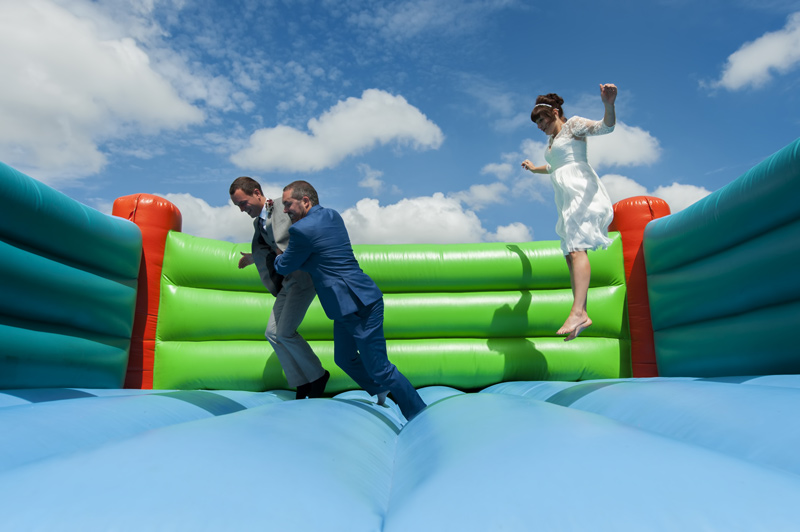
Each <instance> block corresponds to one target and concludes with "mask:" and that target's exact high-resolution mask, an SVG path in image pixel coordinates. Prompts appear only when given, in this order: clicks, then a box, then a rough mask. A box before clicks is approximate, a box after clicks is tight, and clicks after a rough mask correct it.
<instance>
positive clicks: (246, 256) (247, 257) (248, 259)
mask: <svg viewBox="0 0 800 532" xmlns="http://www.w3.org/2000/svg"><path fill="white" fill-rule="evenodd" d="M254 263H255V261H254V260H253V254H252V253H245V252H242V258H241V259H239V269H240V270H241V269H242V268H246V267H247V266H250V265H251V264H254Z"/></svg>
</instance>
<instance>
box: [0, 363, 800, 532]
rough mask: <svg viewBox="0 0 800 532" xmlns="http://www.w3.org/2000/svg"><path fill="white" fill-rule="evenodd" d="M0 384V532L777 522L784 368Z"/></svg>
mask: <svg viewBox="0 0 800 532" xmlns="http://www.w3.org/2000/svg"><path fill="white" fill-rule="evenodd" d="M420 393H421V395H422V396H423V399H424V400H425V401H426V403H428V404H429V405H430V406H429V407H428V408H427V409H426V410H425V411H424V412H423V413H422V414H420V415H419V416H418V417H416V418H415V419H414V420H413V421H412V422H410V423H406V422H405V419H404V418H403V417H402V415H401V414H400V412H399V410H398V409H397V407H396V406H395V405H393V404H390V405H389V407H379V406H377V405H375V404H374V403H373V399H372V398H370V397H369V396H367V395H366V394H365V393H364V392H361V391H358V392H347V393H343V394H340V395H338V396H336V397H334V398H328V399H310V400H303V401H295V400H293V394H292V393H290V392H285V391H276V392H264V393H252V392H232V391H227V392H222V391H177V392H169V391H141V390H73V389H56V390H5V391H3V392H2V393H0V427H3V429H4V430H3V432H2V434H0V501H2V507H3V509H2V512H0V530H8V531H25V530H82V531H91V530H98V531H101V530H103V531H105V530H120V531H128V530H130V531H134V530H135V531H142V530H215V531H219V530H232V531H245V530H275V531H343V532H344V531H346V532H359V531H402V532H407V531H426V530H430V531H450V530H452V531H459V532H460V531H481V532H485V531H493V530H503V531H523V530H582V531H583V530H615V531H618V530H636V531H641V530H670V531H672V530H725V531H731V530H747V531H752V530H770V531H777V530H796V529H797V526H798V519H797V510H796V505H797V501H800V476H799V475H800V456H799V455H800V453H798V451H797V449H798V448H800V423H798V421H797V412H800V376H797V375H785V376H772V377H755V378H747V377H741V378H728V379H666V378H657V379H635V380H634V379H629V380H604V381H588V382H580V383H567V382H511V383H503V384H498V385H496V386H492V387H490V388H487V389H486V390H483V391H482V392H481V393H469V394H465V393H462V392H460V391H458V390H454V389H451V388H443V387H431V388H424V389H422V390H421V391H420Z"/></svg>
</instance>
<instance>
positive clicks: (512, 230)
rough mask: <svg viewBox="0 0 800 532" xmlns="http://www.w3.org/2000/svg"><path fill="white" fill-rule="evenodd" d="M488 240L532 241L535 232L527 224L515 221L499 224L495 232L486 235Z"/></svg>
mask: <svg viewBox="0 0 800 532" xmlns="http://www.w3.org/2000/svg"><path fill="white" fill-rule="evenodd" d="M486 240H488V241H494V242H530V241H532V240H533V233H532V232H531V230H530V228H529V227H528V226H526V225H525V224H523V223H521V222H514V223H511V224H508V225H501V226H498V227H497V231H496V232H495V233H489V234H488V235H486Z"/></svg>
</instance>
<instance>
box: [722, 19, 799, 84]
mask: <svg viewBox="0 0 800 532" xmlns="http://www.w3.org/2000/svg"><path fill="white" fill-rule="evenodd" d="M799 63H800V12H797V13H794V14H792V15H790V16H789V18H788V20H787V21H786V26H784V27H783V28H782V29H780V30H778V31H774V32H769V33H765V34H764V35H762V36H761V37H759V38H758V39H756V40H754V41H752V42H748V43H745V44H743V45H742V46H741V47H740V48H739V49H738V50H737V51H735V52H734V53H732V54H731V55H730V56H729V57H728V61H727V63H726V64H725V67H724V68H723V71H722V76H721V77H720V79H719V80H717V81H714V82H712V83H711V84H710V85H711V86H712V87H722V88H724V89H728V90H739V89H743V88H745V87H748V86H749V87H753V88H759V87H762V86H764V85H765V84H766V83H768V82H769V81H770V80H771V79H772V75H773V73H778V74H785V73H786V72H788V71H789V70H791V69H792V68H795V67H797V65H798V64H799Z"/></svg>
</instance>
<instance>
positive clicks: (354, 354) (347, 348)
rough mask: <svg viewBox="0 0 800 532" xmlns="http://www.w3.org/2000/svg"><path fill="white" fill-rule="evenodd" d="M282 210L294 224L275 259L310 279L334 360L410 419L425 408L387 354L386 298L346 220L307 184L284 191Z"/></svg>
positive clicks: (277, 266) (292, 185)
mask: <svg viewBox="0 0 800 532" xmlns="http://www.w3.org/2000/svg"><path fill="white" fill-rule="evenodd" d="M283 208H284V211H285V212H286V214H288V215H289V218H290V219H291V220H292V226H291V227H290V228H289V235H290V239H289V246H288V247H287V248H286V249H285V250H284V251H283V253H282V254H280V255H279V256H278V258H277V259H275V269H276V270H277V271H278V273H280V274H282V275H288V274H289V273H291V272H293V271H295V270H302V271H305V272H308V273H309V274H311V278H312V279H313V280H314V287H315V288H316V289H317V297H319V301H320V303H321V304H322V308H323V310H325V314H326V315H327V316H328V318H330V319H331V320H333V343H334V347H333V353H334V355H333V358H334V361H335V362H336V365H338V366H339V367H340V368H342V369H343V370H344V371H345V373H347V374H348V375H349V376H350V378H352V379H353V380H354V381H355V382H356V384H358V385H359V386H361V387H362V388H363V389H364V390H366V392H367V393H369V394H370V395H377V396H378V402H379V404H380V403H383V400H384V399H385V398H386V394H387V393H389V392H391V393H392V397H393V398H394V400H395V401H396V402H397V405H398V406H399V407H400V410H401V411H402V412H403V415H404V416H405V417H406V419H408V420H411V418H413V417H414V416H416V415H417V414H418V413H419V412H420V411H421V410H422V409H423V408H425V403H424V402H423V401H422V398H421V397H420V396H419V394H418V393H417V390H415V389H414V386H412V385H411V383H410V382H409V380H408V379H407V378H406V377H405V375H403V374H402V373H400V371H399V370H398V369H397V367H395V365H394V364H392V363H391V362H389V358H388V356H387V354H386V338H385V337H384V335H383V293H382V292H381V291H380V289H379V288H378V286H377V285H376V284H375V282H374V281H373V280H372V279H371V278H370V277H369V276H368V275H367V274H365V273H364V272H363V271H362V270H361V267H360V266H359V264H358V261H357V260H356V257H355V255H354V254H353V248H352V246H351V245H350V236H349V235H348V234H347V228H346V227H345V225H344V221H343V220H342V217H341V216H340V215H339V213H338V212H336V211H335V210H333V209H326V208H324V207H322V206H321V205H319V198H318V196H317V191H316V190H314V187H312V186H311V185H310V184H309V183H308V182H306V181H295V182H293V183H290V184H289V185H287V186H286V187H285V188H284V189H283Z"/></svg>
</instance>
